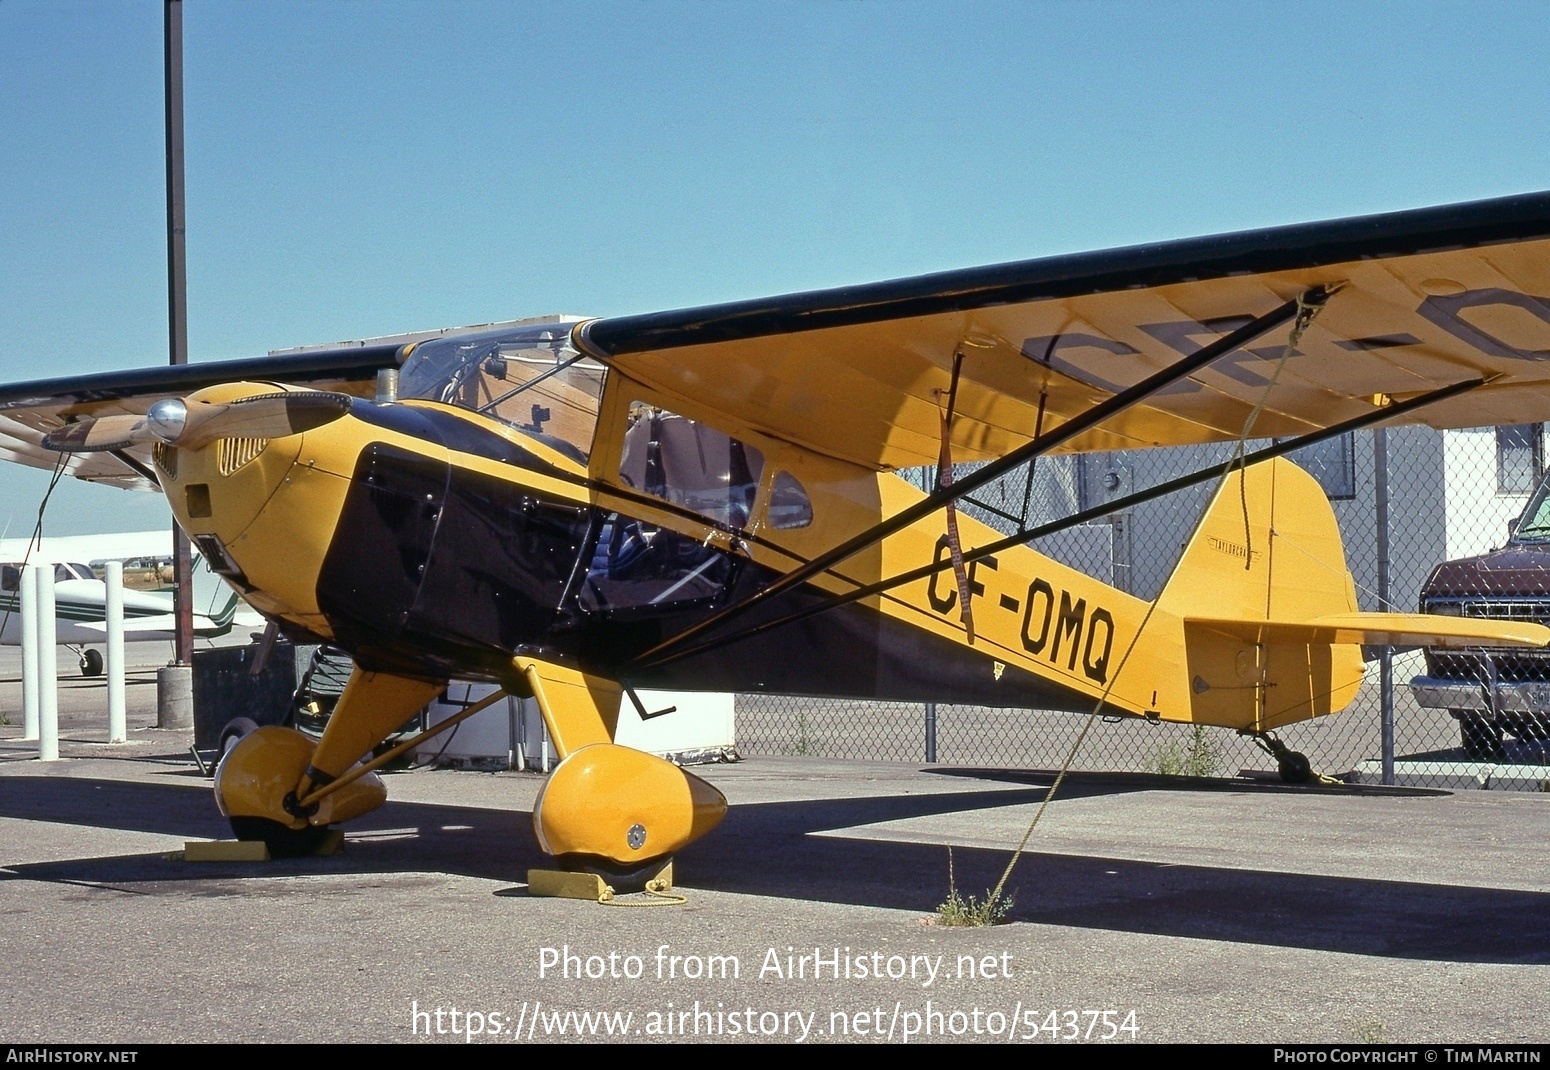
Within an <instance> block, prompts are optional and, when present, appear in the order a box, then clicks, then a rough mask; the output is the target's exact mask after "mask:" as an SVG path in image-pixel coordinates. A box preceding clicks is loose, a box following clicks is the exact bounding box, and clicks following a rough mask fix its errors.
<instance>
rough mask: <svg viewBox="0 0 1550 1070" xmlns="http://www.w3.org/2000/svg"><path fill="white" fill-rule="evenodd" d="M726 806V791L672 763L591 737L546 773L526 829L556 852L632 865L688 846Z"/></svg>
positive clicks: (562, 855) (716, 820) (717, 820)
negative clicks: (535, 834) (718, 789)
mask: <svg viewBox="0 0 1550 1070" xmlns="http://www.w3.org/2000/svg"><path fill="white" fill-rule="evenodd" d="M726 812H727V800H726V796H724V795H722V794H721V792H719V791H717V790H716V789H715V788H714V787H712V786H711V785H710V784H707V783H706V782H705V781H703V780H701V779H700V778H699V777H697V776H694V775H692V774H690V773H686V772H684V771H683V770H682V769H680V768H679V767H678V766H676V765H674V764H673V763H672V762H669V761H667V760H666V759H663V758H658V757H657V756H656V755H654V754H647V753H645V752H644V751H638V750H633V749H631V748H629V747H621V746H619V745H618V744H615V743H594V744H592V745H591V746H587V747H582V748H581V749H580V750H578V751H577V752H576V753H574V754H572V755H571V756H570V757H568V758H566V759H565V760H564V761H562V762H561V763H560V764H559V765H558V766H556V767H555V770H554V772H553V773H551V774H549V780H548V781H547V782H546V783H545V784H544V786H543V790H542V791H540V792H539V794H538V800H537V801H536V802H535V803H534V804H533V830H534V831H535V832H536V833H537V834H538V843H539V846H541V847H542V848H543V849H544V850H545V851H547V852H548V853H549V854H551V855H554V856H556V857H558V858H565V857H567V856H583V857H586V858H601V859H607V860H608V861H610V862H614V863H618V864H620V865H626V866H633V865H635V864H638V863H641V862H647V861H651V860H652V859H656V858H661V857H663V856H665V855H670V854H672V853H673V852H675V851H678V850H680V849H681V848H683V847H686V846H688V845H689V844H691V843H693V842H694V841H695V840H697V839H699V838H700V837H701V836H703V835H705V834H706V833H707V832H709V831H710V830H711V829H713V828H715V827H716V825H718V824H719V823H720V822H721V819H722V817H724V816H725V815H726Z"/></svg>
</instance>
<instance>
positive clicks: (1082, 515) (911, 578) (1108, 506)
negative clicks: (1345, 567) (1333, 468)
mask: <svg viewBox="0 0 1550 1070" xmlns="http://www.w3.org/2000/svg"><path fill="white" fill-rule="evenodd" d="M1486 382H1487V380H1485V379H1469V380H1465V381H1464V382H1460V383H1454V384H1452V385H1451V386H1445V387H1441V388H1440V389H1437V390H1432V391H1429V392H1427V393H1425V394H1420V395H1418V396H1416V397H1413V398H1411V399H1409V400H1408V401H1402V402H1396V403H1394V404H1392V405H1388V406H1386V407H1384V408H1381V409H1375V410H1374V411H1372V412H1369V413H1364V414H1363V415H1361V416H1357V417H1354V418H1352V419H1350V420H1346V421H1344V422H1342V423H1338V424H1333V425H1331V426H1329V427H1326V428H1324V429H1322V430H1319V431H1311V432H1309V433H1308V434H1306V435H1299V436H1298V437H1296V438H1291V439H1287V440H1286V441H1284V442H1277V443H1275V444H1273V445H1270V446H1267V447H1265V448H1264V449H1262V450H1256V451H1254V452H1253V453H1250V454H1248V455H1247V456H1245V457H1243V458H1241V459H1238V458H1234V459H1232V460H1228V461H1225V462H1223V463H1222V464H1216V465H1212V466H1211V467H1209V468H1202V469H1200V470H1198V471H1195V472H1191V473H1189V474H1188V475H1183V476H1179V477H1178V478H1177V479H1170V480H1168V481H1167V482H1165V483H1159V484H1157V485H1156V486H1155V487H1148V488H1147V489H1146V490H1140V491H1137V492H1135V493H1134V494H1128V495H1126V496H1125V497H1123V498H1116V499H1114V500H1113V501H1111V502H1105V503H1104V504H1103V505H1098V506H1094V507H1093V508H1091V509H1083V510H1081V511H1080V512H1077V513H1072V514H1071V515H1070V516H1067V517H1062V518H1061V519H1059V520H1052V521H1050V522H1049V523H1048V524H1041V525H1039V526H1038V527H1035V528H1028V529H1027V530H1025V531H1020V532H1018V533H1017V534H1015V535H1010V536H1008V537H1007V538H1004V539H998V540H997V541H995V542H990V543H986V544H985V545H984V546H979V547H976V548H975V549H973V550H969V551H966V552H965V553H964V555H963V560H964V563H965V564H969V563H972V562H975V561H979V560H982V559H983V558H986V557H990V556H992V555H993V554H998V553H1000V552H1001V551H1003V550H1007V549H1010V548H1012V547H1014V546H1021V545H1025V544H1027V543H1030V542H1033V541H1034V540H1036V539H1041V538H1044V537H1045V536H1048V535H1053V534H1055V533H1056V532H1059V531H1064V530H1066V529H1067V528H1071V527H1075V526H1077V525H1078V524H1085V523H1087V522H1088V521H1089V520H1096V519H1097V518H1099V517H1101V516H1105V515H1107V514H1109V513H1114V512H1118V511H1119V510H1121V509H1128V508H1130V507H1132V506H1135V505H1140V504H1142V503H1143V502H1149V501H1152V500H1154V499H1156V498H1161V497H1163V496H1164V495H1167V494H1172V493H1173V492H1174V491H1178V490H1184V489H1185V488H1186V487H1192V486H1195V485H1197V484H1200V483H1204V482H1207V481H1208V480H1212V479H1216V478H1217V477H1218V476H1221V475H1223V474H1225V473H1226V472H1227V471H1228V470H1229V469H1231V468H1237V467H1240V466H1241V467H1244V468H1247V467H1248V466H1250V465H1254V464H1259V463H1260V462H1262V461H1268V460H1271V459H1272V458H1275V457H1281V456H1285V455H1286V454H1288V453H1294V452H1296V451H1297V450H1300V449H1302V448H1303V447H1305V446H1312V445H1315V444H1317V443H1319V442H1323V441H1325V440H1327V439H1331V438H1336V437H1338V436H1340V435H1344V434H1347V433H1348V432H1351V431H1360V430H1362V429H1363V428H1366V427H1370V426H1372V425H1373V424H1377V423H1382V422H1383V421H1385V420H1392V419H1393V418H1394V417H1396V416H1402V415H1404V414H1405V413H1408V412H1413V411H1415V410H1416V409H1421V408H1425V407H1426V406H1428V405H1433V404H1436V403H1437V402H1439V401H1446V400H1447V399H1448V398H1451V397H1454V396H1456V395H1458V394H1463V393H1467V392H1468V391H1471V390H1474V389H1475V388H1476V387H1479V386H1484V385H1485V383H1486ZM951 567H952V562H951V561H939V562H933V563H932V564H929V565H922V566H920V567H919V568H915V569H911V570H910V571H908V572H901V573H899V574H898V575H897V576H890V577H889V578H888V579H885V580H880V581H878V582H877V583H873V584H869V585H867V586H865V587H858V588H857V589H856V590H854V591H850V592H848V593H846V594H843V595H833V596H831V597H830V598H829V599H827V600H825V601H823V602H819V603H816V604H814V605H810V606H806V607H804V608H802V609H799V610H796V611H795V612H793V613H788V614H787V615H785V616H783V617H777V618H776V619H774V620H770V621H765V622H763V623H761V624H757V625H754V626H753V627H750V628H744V629H742V630H741V631H736V632H730V633H727V634H724V635H719V636H716V637H714V638H711V639H707V640H706V641H705V642H703V643H700V644H699V645H697V646H693V647H689V648H687V649H678V650H675V651H673V652H671V653H670V654H668V655H666V656H664V657H662V658H660V659H658V660H657V661H656V662H655V663H654V664H657V665H663V664H666V663H668V662H672V661H677V660H679V659H680V658H686V657H692V656H693V655H696V654H704V653H707V652H709V651H711V650H716V649H719V648H721V647H724V646H728V645H730V644H732V643H736V642H740V641H742V640H744V639H749V638H752V637H753V636H756V635H762V634H763V633H765V632H768V631H772V630H773V629H775V628H780V627H784V626H785V625H787V624H795V623H796V622H797V621H802V620H806V619H807V618H809V617H815V616H817V615H818V614H820V613H826V612H828V611H829V610H831V609H837V608H839V607H840V606H846V605H850V604H851V603H852V602H859V601H861V600H862V599H865V598H871V597H873V596H874V595H879V594H884V593H886V592H888V591H891V590H893V589H894V588H895V587H902V586H904V585H905V584H907V583H914V582H915V581H917V580H923V579H925V578H927V577H928V576H932V575H935V574H936V573H938V572H945V571H946V570H947V569H949V568H951Z"/></svg>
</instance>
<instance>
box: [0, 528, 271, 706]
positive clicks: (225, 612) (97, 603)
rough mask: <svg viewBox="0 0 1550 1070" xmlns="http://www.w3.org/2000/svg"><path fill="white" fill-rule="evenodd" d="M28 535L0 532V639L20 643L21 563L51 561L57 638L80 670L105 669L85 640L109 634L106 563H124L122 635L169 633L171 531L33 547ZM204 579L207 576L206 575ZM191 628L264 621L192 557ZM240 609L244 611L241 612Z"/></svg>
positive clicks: (199, 632) (204, 630) (214, 632)
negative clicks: (5, 536)
mask: <svg viewBox="0 0 1550 1070" xmlns="http://www.w3.org/2000/svg"><path fill="white" fill-rule="evenodd" d="M28 543H29V540H27V539H0V644H4V645H7V646H16V645H19V644H20V643H21V634H22V620H21V595H20V589H21V570H22V565H23V562H25V563H26V564H29V565H53V566H54V604H55V614H56V620H57V627H58V633H57V634H58V637H59V642H60V643H61V644H62V645H64V646H68V647H70V648H71V649H72V650H74V651H75V652H76V653H77V654H78V655H79V656H80V665H81V673H82V675H84V676H96V675H97V674H98V673H100V672H102V651H100V650H96V649H94V648H92V647H90V646H89V645H88V644H91V643H101V642H104V641H105V640H106V638H107V623H106V605H107V585H106V584H105V583H103V582H102V579H101V578H100V577H101V571H102V567H103V565H105V564H106V563H107V562H109V561H122V562H124V565H125V568H124V574H125V583H124V636H125V638H126V639H131V640H136V639H171V638H172V636H173V628H174V625H175V621H174V618H173V614H172V591H171V590H170V589H167V588H168V587H169V586H170V584H171V582H172V531H171V528H170V527H169V528H166V529H163V530H160V531H135V532H121V533H118V534H113V535H65V536H57V537H54V538H45V539H42V540H40V543H39V545H37V546H35V547H33V548H32V550H31V553H30V555H29V553H28ZM201 581H203V582H201ZM194 598H195V601H194V634H195V635H196V636H200V637H204V638H215V637H217V636H221V635H225V634H226V633H227V632H230V631H231V630H232V628H233V626H234V625H235V626H252V627H262V626H263V620H262V619H261V618H260V617H259V616H258V615H257V614H256V613H254V612H253V611H252V610H250V609H248V608H247V607H246V606H244V605H242V602H241V600H240V599H238V597H237V594H236V592H235V591H233V590H232V589H231V588H230V587H228V586H227V585H226V584H225V583H224V582H222V581H220V580H218V579H217V578H216V577H215V576H213V575H212V574H211V573H210V571H209V569H208V568H207V567H206V566H205V564H204V560H203V559H202V558H200V557H198V556H197V555H196V556H195V558H194ZM239 608H240V609H241V610H242V612H240V613H239V612H238V610H239Z"/></svg>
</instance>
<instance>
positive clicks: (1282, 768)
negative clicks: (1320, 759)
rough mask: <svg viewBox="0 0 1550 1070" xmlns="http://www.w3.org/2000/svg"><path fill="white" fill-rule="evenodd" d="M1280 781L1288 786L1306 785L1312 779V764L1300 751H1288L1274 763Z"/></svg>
mask: <svg viewBox="0 0 1550 1070" xmlns="http://www.w3.org/2000/svg"><path fill="white" fill-rule="evenodd" d="M1276 767H1277V770H1278V771H1279V772H1280V774H1281V779H1282V780H1284V781H1285V782H1286V783H1288V784H1306V783H1307V782H1308V781H1310V780H1312V779H1313V763H1311V762H1309V761H1308V756H1307V755H1306V754H1303V753H1301V752H1300V751H1294V750H1289V751H1287V752H1286V753H1284V754H1282V755H1281V758H1280V760H1279V761H1278V762H1277V763H1276Z"/></svg>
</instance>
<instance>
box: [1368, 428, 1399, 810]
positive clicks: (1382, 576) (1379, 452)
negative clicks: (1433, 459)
mask: <svg viewBox="0 0 1550 1070" xmlns="http://www.w3.org/2000/svg"><path fill="white" fill-rule="evenodd" d="M1372 461H1373V490H1374V492H1375V494H1376V495H1377V499H1378V502H1377V522H1378V524H1377V526H1378V611H1379V612H1380V613H1387V612H1390V611H1391V610H1392V609H1393V605H1392V604H1391V602H1390V601H1389V433H1388V429H1387V428H1384V427H1380V428H1378V429H1377V430H1375V431H1374V432H1373V433H1372ZM1378 704H1379V708H1380V710H1381V711H1382V719H1383V782H1384V783H1385V784H1393V783H1394V648H1393V647H1389V646H1386V647H1384V648H1383V653H1382V654H1381V655H1380V656H1379V660H1378Z"/></svg>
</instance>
